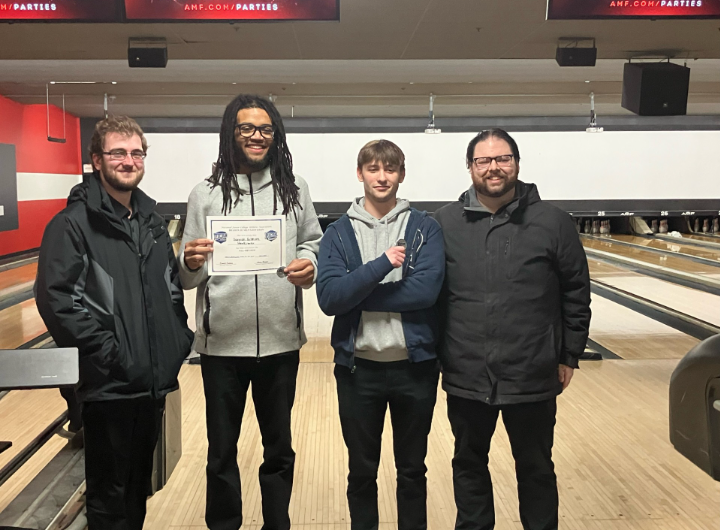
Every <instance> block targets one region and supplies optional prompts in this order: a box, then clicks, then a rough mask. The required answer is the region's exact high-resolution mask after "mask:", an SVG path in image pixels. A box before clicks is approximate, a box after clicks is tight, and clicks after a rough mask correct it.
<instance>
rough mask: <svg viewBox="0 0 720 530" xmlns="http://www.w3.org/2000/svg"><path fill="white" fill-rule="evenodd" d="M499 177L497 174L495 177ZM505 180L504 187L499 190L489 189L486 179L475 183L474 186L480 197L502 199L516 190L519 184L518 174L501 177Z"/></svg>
mask: <svg viewBox="0 0 720 530" xmlns="http://www.w3.org/2000/svg"><path fill="white" fill-rule="evenodd" d="M495 176H497V174H496V175H495ZM499 176H501V177H502V178H503V183H502V186H500V187H499V188H493V189H492V190H491V189H490V188H489V187H488V185H487V184H486V183H485V179H481V180H480V181H479V182H473V186H474V187H475V191H476V192H477V193H479V194H480V195H482V196H484V197H493V198H497V197H502V196H503V195H505V194H506V193H509V192H510V191H511V190H514V189H515V184H517V174H516V175H508V174H504V175H499Z"/></svg>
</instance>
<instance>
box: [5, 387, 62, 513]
mask: <svg viewBox="0 0 720 530" xmlns="http://www.w3.org/2000/svg"><path fill="white" fill-rule="evenodd" d="M66 409H67V406H66V404H65V401H64V400H63V399H62V397H61V396H60V392H59V391H58V390H55V389H42V390H14V391H12V392H9V393H8V394H7V395H6V396H5V397H4V398H3V399H2V400H0V439H2V440H8V441H11V442H12V443H13V446H12V447H11V448H10V449H8V450H7V451H5V452H4V453H2V454H0V468H2V467H3V466H5V465H6V464H7V463H9V462H10V461H11V460H12V459H13V458H14V457H15V456H16V455H17V454H18V453H19V452H20V451H22V450H23V449H24V448H25V447H26V446H27V445H29V444H30V442H32V441H33V440H34V439H35V437H37V436H38V435H39V434H40V433H41V432H42V431H43V430H44V429H45V428H46V427H47V426H48V425H50V424H51V423H52V422H53V421H54V420H55V419H56V418H57V417H58V416H60V414H62V413H63V412H64V411H65V410H66ZM66 444H67V440H66V439H64V438H61V437H60V436H57V435H55V436H53V437H52V438H51V439H50V440H49V441H48V442H47V443H46V444H45V445H44V446H43V447H41V448H40V450H39V451H38V452H37V453H35V454H34V455H33V456H32V457H31V458H30V460H28V461H27V462H26V463H25V464H24V465H23V466H22V468H20V470H19V471H17V472H16V473H15V474H14V475H13V476H12V477H10V479H8V481H7V482H5V484H3V485H2V486H0V511H2V510H4V509H5V508H6V507H7V506H8V504H10V503H11V502H12V500H13V499H14V498H15V497H17V495H18V494H19V493H20V492H21V491H22V490H23V489H24V488H25V486H27V485H28V484H29V483H30V482H31V481H32V479H33V478H35V476H36V475H37V474H38V473H39V472H40V471H42V469H43V468H44V467H45V466H46V465H47V464H48V462H50V460H52V458H53V457H54V456H55V455H56V454H57V453H58V451H60V449H62V448H63V447H64V446H65V445H66Z"/></svg>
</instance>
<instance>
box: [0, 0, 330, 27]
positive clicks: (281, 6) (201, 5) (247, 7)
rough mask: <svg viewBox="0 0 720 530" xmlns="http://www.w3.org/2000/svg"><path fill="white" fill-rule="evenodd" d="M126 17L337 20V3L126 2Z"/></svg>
mask: <svg viewBox="0 0 720 530" xmlns="http://www.w3.org/2000/svg"><path fill="white" fill-rule="evenodd" d="M0 1H4V0H0ZM125 14H126V17H127V20H128V21H157V22H164V21H194V20H197V21H262V20H340V0H274V1H271V0H265V1H255V2H251V1H249V0H234V1H232V0H125Z"/></svg>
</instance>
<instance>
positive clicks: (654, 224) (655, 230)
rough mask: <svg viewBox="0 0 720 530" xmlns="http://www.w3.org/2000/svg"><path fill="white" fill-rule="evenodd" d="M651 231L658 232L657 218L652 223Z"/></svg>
mask: <svg viewBox="0 0 720 530" xmlns="http://www.w3.org/2000/svg"><path fill="white" fill-rule="evenodd" d="M650 231H651V232H652V233H653V234H657V233H658V220H657V219H653V220H652V223H650Z"/></svg>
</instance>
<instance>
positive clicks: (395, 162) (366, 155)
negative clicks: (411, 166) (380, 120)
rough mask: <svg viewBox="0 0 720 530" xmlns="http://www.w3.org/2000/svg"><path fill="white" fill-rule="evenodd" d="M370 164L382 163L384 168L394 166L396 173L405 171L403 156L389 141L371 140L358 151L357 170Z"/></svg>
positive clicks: (400, 150)
mask: <svg viewBox="0 0 720 530" xmlns="http://www.w3.org/2000/svg"><path fill="white" fill-rule="evenodd" d="M371 162H382V163H383V165H384V166H395V167H397V168H398V171H405V154H404V153H403V152H402V149H400V148H399V147H398V146H397V145H395V144H394V143H392V142H391V141H390V140H373V141H372V142H368V143H366V144H365V145H364V146H363V148H362V149H360V152H359V153H358V159H357V167H358V169H362V167H363V166H364V165H365V164H369V163H371Z"/></svg>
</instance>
